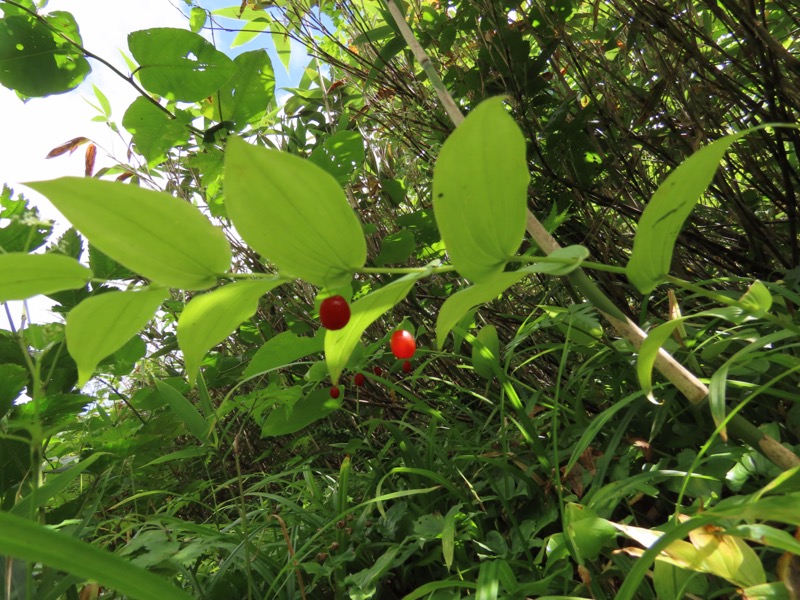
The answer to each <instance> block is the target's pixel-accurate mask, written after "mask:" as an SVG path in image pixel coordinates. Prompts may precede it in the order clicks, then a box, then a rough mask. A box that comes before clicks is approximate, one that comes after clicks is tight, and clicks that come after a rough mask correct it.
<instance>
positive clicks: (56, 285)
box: [0, 252, 92, 302]
mask: <svg viewBox="0 0 800 600" xmlns="http://www.w3.org/2000/svg"><path fill="white" fill-rule="evenodd" d="M91 277H92V272H91V271H90V270H89V269H87V268H86V267H84V266H83V265H82V264H80V263H79V262H78V261H77V260H75V259H74V258H72V257H70V256H64V255H63V254H23V253H22V252H10V253H8V254H0V302H6V301H8V300H25V299H26V298H32V297H33V296H37V295H39V294H50V293H53V292H59V291H61V290H74V289H77V288H82V287H83V286H85V285H86V284H87V283H88V282H89V280H90V279H91Z"/></svg>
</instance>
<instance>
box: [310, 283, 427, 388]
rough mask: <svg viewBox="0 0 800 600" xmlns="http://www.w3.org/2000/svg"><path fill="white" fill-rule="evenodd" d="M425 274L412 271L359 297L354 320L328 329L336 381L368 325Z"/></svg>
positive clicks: (352, 310)
mask: <svg viewBox="0 0 800 600" xmlns="http://www.w3.org/2000/svg"><path fill="white" fill-rule="evenodd" d="M423 276H424V274H423V273H410V274H408V275H406V276H405V277H401V278H400V279H397V280H396V281H393V282H392V283H390V284H388V285H385V286H384V287H382V288H380V289H379V290H376V291H374V292H371V293H369V294H367V295H366V296H364V297H363V298H359V299H358V300H356V301H355V302H353V304H351V305H350V322H349V323H347V325H345V326H344V327H343V328H342V329H339V330H337V331H327V332H325V362H326V363H327V364H328V373H330V376H331V381H332V382H333V385H336V384H337V383H338V382H339V376H340V375H341V374H342V371H343V370H344V367H345V365H347V361H348V359H349V358H350V355H351V354H352V353H353V350H354V349H355V347H356V345H357V344H358V342H359V340H360V339H361V335H362V334H363V333H364V331H365V330H366V329H367V327H369V326H370V325H371V324H372V323H374V322H375V320H377V319H378V318H379V317H380V316H381V315H383V314H384V313H385V312H386V311H388V310H389V309H390V308H392V307H393V306H395V305H396V304H397V303H398V302H400V301H401V300H402V299H403V298H405V297H406V295H407V294H408V292H410V291H411V288H412V287H414V283H415V282H416V281H417V279H419V278H420V277H423Z"/></svg>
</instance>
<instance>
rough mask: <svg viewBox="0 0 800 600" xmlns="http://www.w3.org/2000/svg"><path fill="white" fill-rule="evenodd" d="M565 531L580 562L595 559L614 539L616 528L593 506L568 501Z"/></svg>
mask: <svg viewBox="0 0 800 600" xmlns="http://www.w3.org/2000/svg"><path fill="white" fill-rule="evenodd" d="M564 532H565V533H566V536H567V538H566V539H567V540H568V543H569V546H571V548H572V550H573V551H574V553H575V554H576V555H577V556H575V559H576V560H577V561H578V563H579V564H584V562H585V561H587V560H595V559H596V558H597V557H598V556H600V552H601V551H602V550H603V547H604V546H605V545H606V544H607V543H609V542H610V541H611V540H613V539H614V537H615V534H616V529H615V528H614V525H612V524H611V523H610V522H609V521H607V520H605V519H601V518H600V516H599V515H598V514H597V513H596V512H594V511H593V510H592V509H591V508H588V507H586V506H581V505H580V504H575V503H574V502H568V503H567V505H566V510H565V511H564Z"/></svg>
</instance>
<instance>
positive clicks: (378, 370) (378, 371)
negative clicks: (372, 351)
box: [372, 367, 383, 377]
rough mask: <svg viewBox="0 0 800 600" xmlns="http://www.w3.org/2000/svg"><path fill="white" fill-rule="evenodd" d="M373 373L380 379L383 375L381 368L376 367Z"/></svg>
mask: <svg viewBox="0 0 800 600" xmlns="http://www.w3.org/2000/svg"><path fill="white" fill-rule="evenodd" d="M372 372H373V373H375V375H377V376H378V377H380V376H381V375H382V374H383V369H381V368H380V367H374V368H373V369H372Z"/></svg>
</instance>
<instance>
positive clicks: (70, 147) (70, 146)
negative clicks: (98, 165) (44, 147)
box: [45, 137, 89, 158]
mask: <svg viewBox="0 0 800 600" xmlns="http://www.w3.org/2000/svg"><path fill="white" fill-rule="evenodd" d="M88 141H89V138H85V137H76V138H73V139H71V140H70V141H68V142H66V143H64V144H61V145H60V146H57V147H55V148H53V149H52V150H50V152H48V153H47V156H46V157H45V158H55V157H56V156H61V155H62V154H66V153H67V152H69V153H70V154H72V153H73V152H75V149H76V148H77V147H78V146H80V145H81V144H85V143H86V142H88Z"/></svg>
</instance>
